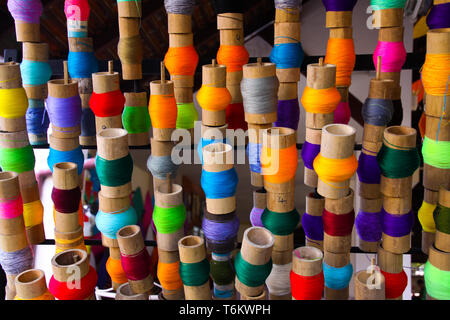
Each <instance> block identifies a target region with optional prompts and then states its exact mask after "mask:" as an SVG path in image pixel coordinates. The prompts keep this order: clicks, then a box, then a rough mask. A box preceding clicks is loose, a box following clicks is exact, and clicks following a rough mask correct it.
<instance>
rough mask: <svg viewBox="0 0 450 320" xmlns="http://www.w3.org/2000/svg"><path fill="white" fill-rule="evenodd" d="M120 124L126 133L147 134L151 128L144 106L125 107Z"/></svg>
mask: <svg viewBox="0 0 450 320" xmlns="http://www.w3.org/2000/svg"><path fill="white" fill-rule="evenodd" d="M122 123H123V127H124V128H125V130H127V132H128V133H142V132H148V130H149V129H150V127H151V121H150V116H149V114H148V109H147V107H146V106H136V107H134V106H125V108H124V109H123V113H122Z"/></svg>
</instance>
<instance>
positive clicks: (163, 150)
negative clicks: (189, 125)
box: [150, 138, 174, 190]
mask: <svg viewBox="0 0 450 320" xmlns="http://www.w3.org/2000/svg"><path fill="white" fill-rule="evenodd" d="M150 145H151V150H152V156H155V157H163V156H170V155H171V154H172V149H173V147H174V143H173V142H172V141H159V140H156V139H155V138H150ZM165 182H166V179H159V178H157V177H155V176H154V177H153V190H157V189H158V187H159V186H160V185H162V184H164V183H165Z"/></svg>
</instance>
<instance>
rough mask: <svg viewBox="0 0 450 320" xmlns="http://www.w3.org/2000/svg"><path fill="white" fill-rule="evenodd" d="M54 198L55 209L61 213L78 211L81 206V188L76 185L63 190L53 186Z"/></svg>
mask: <svg viewBox="0 0 450 320" xmlns="http://www.w3.org/2000/svg"><path fill="white" fill-rule="evenodd" d="M52 200H53V204H54V205H55V210H56V211H58V212H61V213H72V212H77V211H78V207H79V206H80V200H81V190H80V187H76V188H73V189H70V190H62V189H57V188H55V187H53V190H52Z"/></svg>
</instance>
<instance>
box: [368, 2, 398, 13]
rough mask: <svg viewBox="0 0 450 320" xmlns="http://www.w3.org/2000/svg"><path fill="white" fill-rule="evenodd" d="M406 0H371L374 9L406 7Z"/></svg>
mask: <svg viewBox="0 0 450 320" xmlns="http://www.w3.org/2000/svg"><path fill="white" fill-rule="evenodd" d="M405 4H406V0H370V5H371V6H372V10H374V11H377V10H384V9H402V8H404V7H405Z"/></svg>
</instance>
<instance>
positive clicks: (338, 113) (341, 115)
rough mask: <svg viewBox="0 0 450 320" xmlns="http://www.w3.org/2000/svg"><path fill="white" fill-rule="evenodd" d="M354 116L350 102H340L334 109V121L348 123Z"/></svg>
mask: <svg viewBox="0 0 450 320" xmlns="http://www.w3.org/2000/svg"><path fill="white" fill-rule="evenodd" d="M351 117H352V112H351V110H350V105H349V104H348V102H343V101H341V102H339V104H338V106H337V107H336V110H334V121H333V122H334V123H342V124H348V123H349V122H350V119H351Z"/></svg>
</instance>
